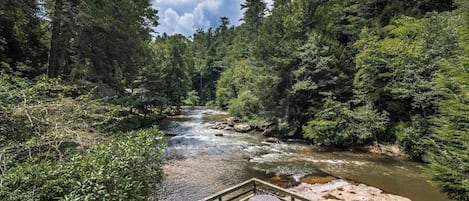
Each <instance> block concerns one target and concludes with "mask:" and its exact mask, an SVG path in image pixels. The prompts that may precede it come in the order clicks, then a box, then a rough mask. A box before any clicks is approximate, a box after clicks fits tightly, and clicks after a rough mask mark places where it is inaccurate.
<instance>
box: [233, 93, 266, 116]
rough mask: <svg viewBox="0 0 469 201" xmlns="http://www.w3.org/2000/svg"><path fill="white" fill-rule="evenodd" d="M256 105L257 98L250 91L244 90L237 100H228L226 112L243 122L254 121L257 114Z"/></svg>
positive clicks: (257, 107)
mask: <svg viewBox="0 0 469 201" xmlns="http://www.w3.org/2000/svg"><path fill="white" fill-rule="evenodd" d="M258 103H259V100H257V97H256V96H255V95H254V94H253V93H252V92H251V91H249V90H245V91H242V92H241V93H240V94H239V96H238V97H237V98H235V99H231V100H230V104H229V110H228V112H229V113H230V115H233V116H236V117H240V118H241V119H243V120H245V121H246V120H251V119H255V117H256V114H258V113H259V105H258Z"/></svg>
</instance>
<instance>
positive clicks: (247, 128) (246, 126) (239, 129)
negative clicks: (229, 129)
mask: <svg viewBox="0 0 469 201" xmlns="http://www.w3.org/2000/svg"><path fill="white" fill-rule="evenodd" d="M234 130H235V131H237V132H241V133H246V132H249V131H251V130H252V127H251V125H249V124H247V123H240V124H236V125H234Z"/></svg>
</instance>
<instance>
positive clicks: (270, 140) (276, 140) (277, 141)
mask: <svg viewBox="0 0 469 201" xmlns="http://www.w3.org/2000/svg"><path fill="white" fill-rule="evenodd" d="M264 141H265V142H268V143H280V140H279V139H278V138H275V137H269V138H267V139H265V140H264Z"/></svg>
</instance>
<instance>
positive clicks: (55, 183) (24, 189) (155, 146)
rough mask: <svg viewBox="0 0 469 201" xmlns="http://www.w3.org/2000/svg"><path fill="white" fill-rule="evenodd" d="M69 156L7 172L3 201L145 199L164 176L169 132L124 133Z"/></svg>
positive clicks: (20, 166)
mask: <svg viewBox="0 0 469 201" xmlns="http://www.w3.org/2000/svg"><path fill="white" fill-rule="evenodd" d="M123 135H124V136H123V137H122V139H119V140H112V141H111V142H108V143H103V144H99V145H96V146H94V147H93V148H91V149H88V150H87V151H86V152H85V153H84V154H83V155H74V156H73V157H72V158H71V159H69V160H66V161H35V160H30V161H26V162H24V163H19V164H17V165H16V166H14V167H12V168H11V169H10V170H8V171H6V172H4V173H3V174H2V175H1V176H0V179H1V186H2V188H1V190H0V198H1V199H2V200H126V199H134V200H145V197H146V196H149V195H150V193H151V192H152V190H153V185H152V184H153V183H154V182H156V181H158V180H159V179H160V178H161V170H160V169H159V164H160V163H161V155H162V147H163V146H164V144H165V143H164V140H163V139H164V138H163V134H162V133H160V132H158V131H157V129H156V128H150V129H144V130H139V131H133V132H129V133H125V134H123Z"/></svg>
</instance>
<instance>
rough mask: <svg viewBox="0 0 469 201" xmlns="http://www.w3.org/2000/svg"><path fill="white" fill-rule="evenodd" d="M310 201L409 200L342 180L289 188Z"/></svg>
mask: <svg viewBox="0 0 469 201" xmlns="http://www.w3.org/2000/svg"><path fill="white" fill-rule="evenodd" d="M290 190H291V191H294V192H296V193H298V194H300V195H303V196H305V197H306V198H309V199H311V200H318V201H332V200H347V201H376V200H379V201H410V199H408V198H405V197H402V196H398V195H392V194H388V193H385V192H383V191H382V190H381V189H378V188H375V187H372V186H367V185H365V184H355V183H351V182H349V181H346V180H343V179H337V180H333V181H331V182H328V183H325V184H306V183H301V184H300V185H299V186H296V187H293V188H290Z"/></svg>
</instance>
